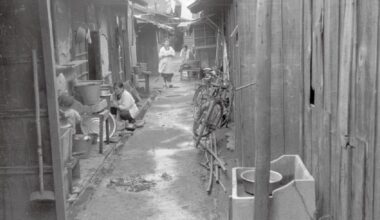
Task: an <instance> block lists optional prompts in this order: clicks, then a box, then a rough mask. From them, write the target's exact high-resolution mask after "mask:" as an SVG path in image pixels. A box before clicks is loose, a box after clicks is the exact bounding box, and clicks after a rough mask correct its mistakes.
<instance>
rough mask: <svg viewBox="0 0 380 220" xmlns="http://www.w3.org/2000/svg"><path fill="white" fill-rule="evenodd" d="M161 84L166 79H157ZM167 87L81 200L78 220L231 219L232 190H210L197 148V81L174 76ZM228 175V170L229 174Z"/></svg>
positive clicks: (226, 183) (216, 188) (201, 155)
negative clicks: (194, 97)
mask: <svg viewBox="0 0 380 220" xmlns="http://www.w3.org/2000/svg"><path fill="white" fill-rule="evenodd" d="M155 82H156V84H159V83H160V82H161V80H160V81H158V80H157V81H155ZM174 86H175V87H174V88H168V89H163V90H162V91H161V93H160V94H159V95H158V96H157V98H156V100H155V101H154V103H153V104H152V106H151V108H150V109H149V111H148V112H147V114H146V116H145V121H146V124H145V126H144V127H143V128H141V129H139V130H136V131H135V132H134V135H133V136H132V137H131V138H130V139H129V140H128V141H127V143H126V144H125V146H123V148H122V149H121V151H120V152H119V154H118V155H116V156H115V157H116V158H115V160H114V161H113V162H112V165H110V166H109V167H110V168H109V169H108V170H106V172H104V176H103V177H102V178H101V179H99V181H98V184H97V185H96V187H94V188H93V190H94V192H92V193H91V196H88V198H87V199H86V200H85V201H83V202H81V204H80V205H79V204H78V205H77V207H76V208H77V211H78V213H76V216H75V219H78V220H107V219H112V220H125V219H128V220H134V219H136V220H143V219H154V220H202V219H207V220H208V219H227V213H228V211H227V209H228V195H229V194H230V193H229V192H228V191H229V186H228V185H229V184H228V182H229V180H228V178H226V179H225V185H226V186H227V193H224V192H223V191H222V190H221V189H220V186H214V188H215V189H214V190H213V193H212V194H211V195H208V194H207V192H206V182H207V171H206V170H205V169H204V168H203V167H202V166H200V165H199V162H200V161H201V160H203V154H202V153H201V152H200V151H199V150H197V149H195V148H194V147H193V141H192V131H191V127H192V121H193V116H192V103H191V100H192V95H193V92H194V88H195V86H194V81H180V80H179V77H178V76H177V77H175V79H174ZM227 176H228V175H227Z"/></svg>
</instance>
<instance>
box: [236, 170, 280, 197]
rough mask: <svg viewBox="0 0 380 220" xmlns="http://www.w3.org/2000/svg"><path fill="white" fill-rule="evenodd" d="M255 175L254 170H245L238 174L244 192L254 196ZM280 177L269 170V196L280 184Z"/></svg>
mask: <svg viewBox="0 0 380 220" xmlns="http://www.w3.org/2000/svg"><path fill="white" fill-rule="evenodd" d="M255 175H256V170H255V169H251V170H246V171H243V172H242V173H241V174H240V177H241V179H242V180H243V185H244V190H245V191H246V192H247V193H249V194H251V195H254V194H255V182H256V181H255ZM281 179H282V175H281V174H280V173H278V172H276V171H273V170H271V171H270V175H269V194H271V193H272V191H273V190H274V189H276V188H277V187H278V186H280V184H281Z"/></svg>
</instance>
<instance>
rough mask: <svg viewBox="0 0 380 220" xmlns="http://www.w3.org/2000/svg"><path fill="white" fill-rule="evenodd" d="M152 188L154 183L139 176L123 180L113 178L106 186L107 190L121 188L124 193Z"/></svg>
mask: <svg viewBox="0 0 380 220" xmlns="http://www.w3.org/2000/svg"><path fill="white" fill-rule="evenodd" d="M154 186H156V182H154V181H151V180H146V179H145V178H143V177H141V176H140V175H137V176H130V177H125V178H122V177H119V178H114V179H111V180H110V183H109V184H108V185H107V187H108V188H113V187H123V188H124V189H125V190H126V191H129V192H141V191H145V190H150V189H151V188H152V187H154Z"/></svg>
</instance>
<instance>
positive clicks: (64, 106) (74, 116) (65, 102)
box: [58, 94, 82, 131]
mask: <svg viewBox="0 0 380 220" xmlns="http://www.w3.org/2000/svg"><path fill="white" fill-rule="evenodd" d="M58 103H59V106H60V113H61V114H60V115H61V117H62V118H64V119H66V120H67V121H68V122H69V123H70V124H71V126H72V127H73V129H74V131H76V130H77V129H76V126H77V125H78V124H79V123H80V122H81V121H82V117H81V116H80V115H79V113H78V112H77V111H76V110H75V109H73V108H72V106H73V104H74V98H73V97H72V96H70V95H68V94H62V95H60V96H59V97H58Z"/></svg>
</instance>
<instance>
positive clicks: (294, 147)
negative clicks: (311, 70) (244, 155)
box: [282, 0, 303, 154]
mask: <svg viewBox="0 0 380 220" xmlns="http://www.w3.org/2000/svg"><path fill="white" fill-rule="evenodd" d="M282 15H283V16H282V17H283V21H282V22H283V39H282V40H283V48H282V49H283V62H284V63H283V65H284V67H283V68H284V116H285V117H284V126H285V128H286V129H285V149H286V150H285V152H286V153H287V154H299V153H300V152H301V150H302V148H301V141H302V139H301V138H302V135H301V134H302V97H303V96H302V93H301V91H302V75H303V73H302V71H301V70H302V69H301V62H302V57H301V54H302V40H301V39H302V1H301V0H287V1H283V2H282Z"/></svg>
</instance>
